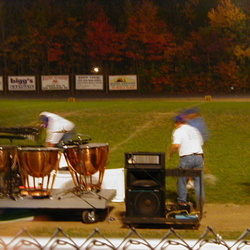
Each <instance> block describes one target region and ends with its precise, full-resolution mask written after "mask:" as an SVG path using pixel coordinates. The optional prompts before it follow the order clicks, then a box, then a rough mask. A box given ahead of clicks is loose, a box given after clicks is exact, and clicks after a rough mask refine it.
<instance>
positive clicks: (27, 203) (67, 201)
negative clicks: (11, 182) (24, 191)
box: [0, 189, 116, 223]
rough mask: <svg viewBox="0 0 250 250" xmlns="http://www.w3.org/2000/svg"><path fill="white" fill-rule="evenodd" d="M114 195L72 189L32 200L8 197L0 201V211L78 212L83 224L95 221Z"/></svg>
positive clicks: (28, 197)
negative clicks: (80, 212)
mask: <svg viewBox="0 0 250 250" xmlns="http://www.w3.org/2000/svg"><path fill="white" fill-rule="evenodd" d="M115 195H116V190H115V189H101V190H100V191H95V192H94V191H81V192H79V191H78V192H73V189H72V190H71V189H69V190H65V189H63V190H62V189H53V191H52V195H51V196H50V197H49V198H34V197H32V196H14V195H12V196H9V197H3V198H1V199H0V209H2V210H8V209H10V210H13V209H29V210H55V211H59V210H60V211H63V210H65V211H66V210H80V211H82V220H83V222H85V223H94V222H96V221H97V216H96V213H97V212H98V211H99V210H105V209H107V208H108V205H109V202H111V201H112V199H113V198H114V197H115Z"/></svg>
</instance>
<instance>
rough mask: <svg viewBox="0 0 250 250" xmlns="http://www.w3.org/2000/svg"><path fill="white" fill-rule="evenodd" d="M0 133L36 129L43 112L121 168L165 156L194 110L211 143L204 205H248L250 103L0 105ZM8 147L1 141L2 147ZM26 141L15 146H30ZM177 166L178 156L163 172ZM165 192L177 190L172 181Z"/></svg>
mask: <svg viewBox="0 0 250 250" xmlns="http://www.w3.org/2000/svg"><path fill="white" fill-rule="evenodd" d="M0 106H1V120H0V121H1V125H0V126H1V127H11V126H35V125H36V124H37V121H38V115H39V113H40V112H42V111H49V112H54V113H57V114H59V115H62V116H64V117H65V118H67V119H69V120H71V121H73V122H74V123H75V124H76V126H77V132H78V133H81V134H85V135H90V136H91V138H92V142H107V143H108V144H109V146H110V155H109V163H108V165H107V168H122V167H124V153H125V152H129V151H132V152H135V151H144V152H145V151H148V152H166V151H167V149H168V148H169V146H170V143H171V133H172V130H173V122H172V118H173V116H175V115H176V114H178V112H180V111H181V110H182V109H185V108H188V107H193V106H198V107H199V108H200V109H201V113H202V115H203V117H204V119H205V120H206V122H207V124H208V127H209V130H210V134H211V137H210V139H209V141H208V142H207V143H206V145H205V147H204V152H205V174H206V176H205V177H206V178H205V189H206V201H207V202H214V203H239V204H250V182H249V158H250V150H249V149H250V147H249V146H250V140H249V138H250V130H249V122H250V102H248V101H227V100H225V101H222V100H219V101H216V100H212V101H210V102H205V101H204V100H203V99H198V98H197V99H193V100H192V99H191V98H190V99H189V100H186V101H185V99H179V100H178V99H171V100H170V99H166V98H159V99H108V100H77V101H76V102H67V100H28V101H25V100H0ZM8 143H9V141H7V140H1V142H0V144H2V145H5V144H8ZM31 143H32V142H30V141H14V144H18V145H27V144H28V145H29V144H31ZM177 164H178V156H177V155H176V156H175V157H174V158H173V159H172V160H171V161H170V162H166V167H167V168H175V167H176V166H177ZM168 184H169V186H167V188H169V189H170V190H175V188H176V187H175V181H169V183H167V185H168Z"/></svg>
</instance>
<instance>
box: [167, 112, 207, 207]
mask: <svg viewBox="0 0 250 250" xmlns="http://www.w3.org/2000/svg"><path fill="white" fill-rule="evenodd" d="M174 121H175V130H174V131H173V133H172V145H171V147H170V149H169V152H168V160H169V159H170V158H171V156H172V155H173V154H174V153H176V152H178V153H179V157H180V163H179V166H178V168H180V169H203V167H204V161H203V149H202V146H203V139H202V135H201V133H200V132H199V130H198V129H197V128H195V127H193V126H191V125H188V124H187V123H186V121H185V119H184V118H183V117H182V116H177V117H175V119H174ZM187 181H188V177H186V176H182V177H179V179H178V189H177V193H178V198H177V201H178V204H179V205H180V206H181V207H182V208H183V206H184V207H185V206H187V188H186V185H187ZM202 183H203V181H202ZM194 186H195V193H196V198H197V201H199V200H200V195H201V194H200V190H202V203H203V201H204V188H203V187H200V178H199V177H194Z"/></svg>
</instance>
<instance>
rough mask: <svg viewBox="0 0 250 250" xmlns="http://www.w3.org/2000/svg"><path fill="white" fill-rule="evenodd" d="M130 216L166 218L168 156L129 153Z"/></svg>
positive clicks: (127, 190)
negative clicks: (166, 160) (166, 169)
mask: <svg viewBox="0 0 250 250" xmlns="http://www.w3.org/2000/svg"><path fill="white" fill-rule="evenodd" d="M125 170H126V178H125V205H126V216H127V217H137V218H138V217H147V218H156V217H165V193H166V192H165V153H151V152H150V153H148V152H146V153H145V152H136V153H126V154H125Z"/></svg>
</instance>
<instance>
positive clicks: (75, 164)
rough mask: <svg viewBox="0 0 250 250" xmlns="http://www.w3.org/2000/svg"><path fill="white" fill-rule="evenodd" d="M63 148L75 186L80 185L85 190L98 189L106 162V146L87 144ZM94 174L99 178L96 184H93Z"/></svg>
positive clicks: (107, 151) (107, 148) (107, 149)
mask: <svg viewBox="0 0 250 250" xmlns="http://www.w3.org/2000/svg"><path fill="white" fill-rule="evenodd" d="M64 148H65V150H64V155H65V158H66V161H67V163H68V165H69V168H70V171H71V175H72V177H73V181H74V183H75V185H76V186H81V185H82V186H84V187H85V188H86V189H87V190H94V189H100V188H101V184H102V180H103V175H104V171H105V166H106V164H107V160H108V153H109V146H108V144H107V143H88V144H83V145H74V146H65V147H64ZM96 173H99V176H98V180H97V183H94V180H93V178H92V176H93V175H94V174H96Z"/></svg>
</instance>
